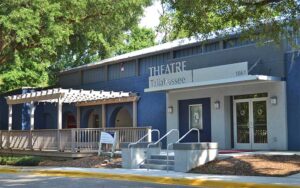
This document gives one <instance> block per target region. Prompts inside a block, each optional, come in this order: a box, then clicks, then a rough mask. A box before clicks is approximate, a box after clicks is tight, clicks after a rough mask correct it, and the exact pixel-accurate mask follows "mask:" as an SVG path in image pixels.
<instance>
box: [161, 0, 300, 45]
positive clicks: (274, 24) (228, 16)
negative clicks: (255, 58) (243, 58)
mask: <svg viewBox="0 0 300 188" xmlns="http://www.w3.org/2000/svg"><path fill="white" fill-rule="evenodd" d="M162 3H163V4H164V6H165V7H166V9H167V10H168V11H167V15H166V16H164V17H167V16H168V17H171V26H172V32H171V33H170V34H169V35H175V36H173V37H170V38H171V39H173V38H181V37H182V36H180V35H179V34H180V33H181V34H182V33H185V34H186V36H195V35H196V36H199V34H201V36H203V37H208V35H209V34H211V32H215V33H216V34H217V35H225V36H227V35H229V34H230V33H232V32H234V31H235V30H236V29H237V28H238V29H239V30H240V31H247V32H242V37H244V38H247V39H254V40H258V41H259V40H265V39H272V40H274V41H276V42H279V41H281V39H282V36H284V37H286V38H287V39H288V40H290V42H292V38H293V35H294V34H295V33H297V32H299V28H300V27H299V21H298V18H297V16H298V15H299V11H300V9H299V8H300V6H299V3H298V2H297V1H296V0H253V1H250V0H238V1H236V0H214V1H206V0H190V1H189V3H186V1H184V0H162ZM228 28H232V29H228ZM221 30H223V31H222V33H220V32H218V31H221ZM224 30H225V31H224ZM166 38H167V37H166ZM167 39H168V38H167Z"/></svg>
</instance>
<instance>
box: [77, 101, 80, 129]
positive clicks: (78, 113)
mask: <svg viewBox="0 0 300 188" xmlns="http://www.w3.org/2000/svg"><path fill="white" fill-rule="evenodd" d="M76 112H77V116H76V123H77V128H80V106H77V108H76Z"/></svg>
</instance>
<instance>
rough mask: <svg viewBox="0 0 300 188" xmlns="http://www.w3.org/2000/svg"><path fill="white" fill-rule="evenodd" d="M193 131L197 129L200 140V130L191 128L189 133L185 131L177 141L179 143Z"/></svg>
mask: <svg viewBox="0 0 300 188" xmlns="http://www.w3.org/2000/svg"><path fill="white" fill-rule="evenodd" d="M192 131H197V133H198V142H200V131H199V129H197V128H192V129H190V130H189V131H188V132H187V133H185V134H184V135H183V136H182V137H181V138H179V140H177V141H176V142H175V143H179V142H180V141H181V140H183V139H184V138H185V137H186V136H187V135H188V134H190V133H191V132H192Z"/></svg>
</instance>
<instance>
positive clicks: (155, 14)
mask: <svg viewBox="0 0 300 188" xmlns="http://www.w3.org/2000/svg"><path fill="white" fill-rule="evenodd" d="M161 13H162V7H161V5H160V0H153V4H152V6H150V7H147V8H146V9H145V10H144V17H143V18H142V19H141V21H140V26H141V27H147V28H151V29H153V30H155V27H156V26H158V24H159V16H160V14H161ZM159 36H160V35H157V37H156V40H159V38H160V37H159Z"/></svg>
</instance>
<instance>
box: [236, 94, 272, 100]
mask: <svg viewBox="0 0 300 188" xmlns="http://www.w3.org/2000/svg"><path fill="white" fill-rule="evenodd" d="M264 97H268V93H255V94H248V95H236V96H234V97H233V99H235V100H236V99H250V98H264Z"/></svg>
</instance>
